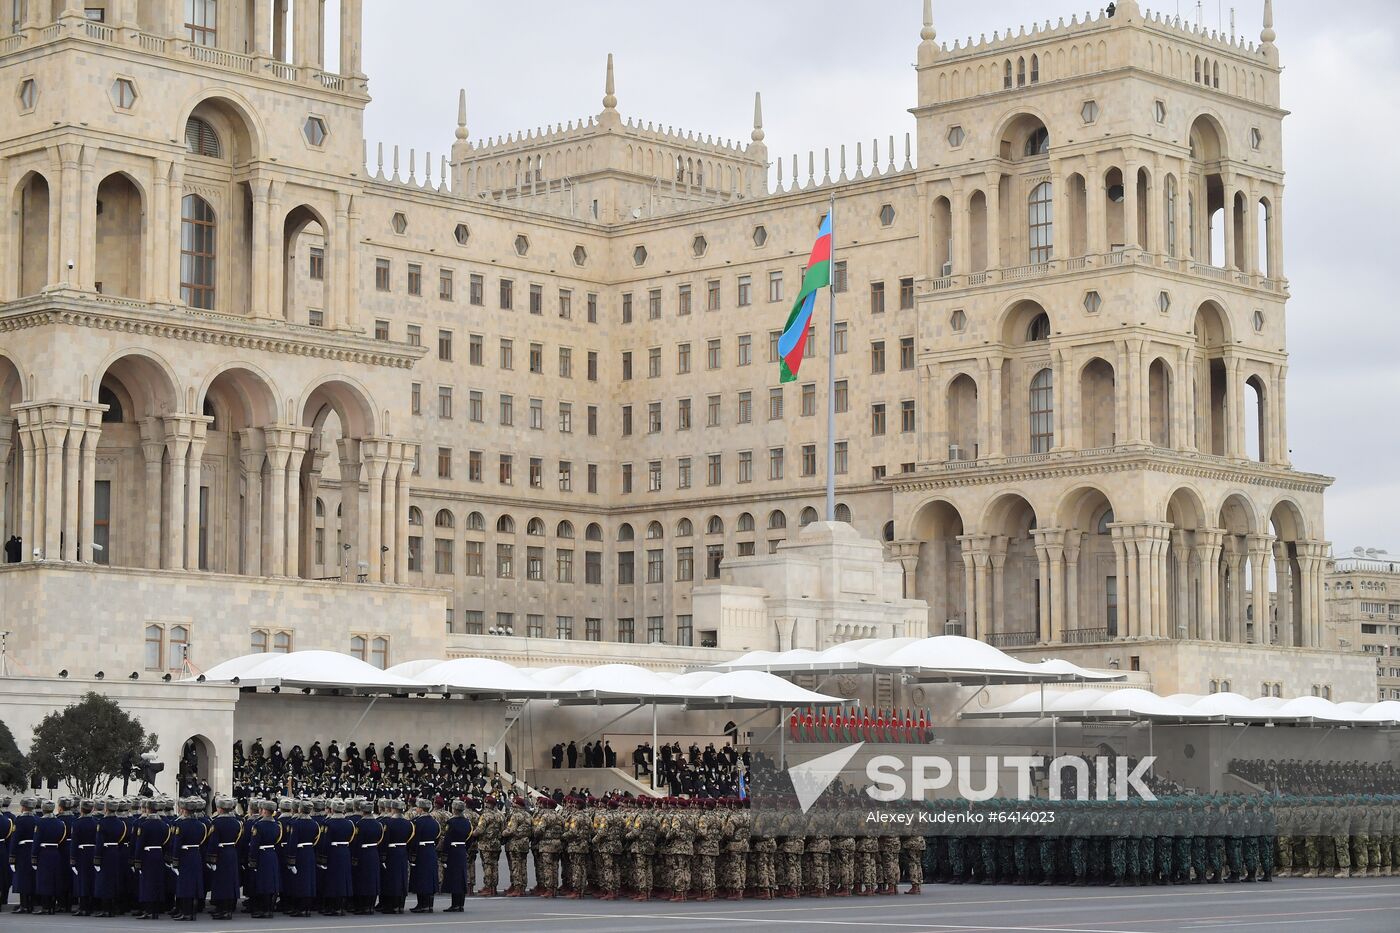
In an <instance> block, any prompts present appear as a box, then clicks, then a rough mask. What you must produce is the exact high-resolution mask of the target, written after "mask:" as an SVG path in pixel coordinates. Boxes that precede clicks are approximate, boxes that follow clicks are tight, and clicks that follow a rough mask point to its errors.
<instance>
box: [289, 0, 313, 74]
mask: <svg viewBox="0 0 1400 933" xmlns="http://www.w3.org/2000/svg"><path fill="white" fill-rule="evenodd" d="M292 3H293V9H294V10H295V11H296V13H295V17H294V19H295V22H294V23H293V24H292V26H293V28H292V62H293V64H296V65H299V66H301V67H308V66H312V65H315V63H316V49H315V43H316V24H315V22H314V19H315V14H314V13H313V11H312V6H313V4H312V2H311V0H292Z"/></svg>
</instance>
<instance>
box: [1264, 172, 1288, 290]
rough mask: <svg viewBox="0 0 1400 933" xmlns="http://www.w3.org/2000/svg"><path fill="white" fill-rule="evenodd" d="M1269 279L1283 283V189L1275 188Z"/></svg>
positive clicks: (1270, 207)
mask: <svg viewBox="0 0 1400 933" xmlns="http://www.w3.org/2000/svg"><path fill="white" fill-rule="evenodd" d="M1268 233H1269V256H1270V258H1271V259H1272V260H1273V261H1272V262H1271V263H1270V264H1269V269H1268V275H1269V278H1271V279H1273V280H1274V281H1275V282H1282V281H1283V278H1284V276H1283V187H1282V186H1276V187H1275V188H1274V197H1273V201H1272V202H1271V203H1270V205H1269V231H1268Z"/></svg>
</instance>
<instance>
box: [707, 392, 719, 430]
mask: <svg viewBox="0 0 1400 933" xmlns="http://www.w3.org/2000/svg"><path fill="white" fill-rule="evenodd" d="M705 427H707V428H716V427H719V396H718V395H711V396H709V397H708V398H706V399H705Z"/></svg>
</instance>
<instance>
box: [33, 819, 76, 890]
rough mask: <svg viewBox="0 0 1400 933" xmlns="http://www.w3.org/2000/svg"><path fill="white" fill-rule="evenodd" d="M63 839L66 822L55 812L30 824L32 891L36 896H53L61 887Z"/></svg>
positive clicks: (65, 861) (64, 867) (65, 862)
mask: <svg viewBox="0 0 1400 933" xmlns="http://www.w3.org/2000/svg"><path fill="white" fill-rule="evenodd" d="M67 842H68V824H67V823H65V822H64V821H63V820H60V819H59V818H58V817H56V816H45V817H41V818H40V819H39V822H38V824H37V825H36V826H35V827H34V849H35V853H34V893H35V894H37V895H39V896H40V897H57V896H58V895H60V894H62V893H63V892H64V890H65V889H64V883H65V881H66V879H65V878H64V874H65V873H66V872H67V871H68V852H67V848H66V843H67Z"/></svg>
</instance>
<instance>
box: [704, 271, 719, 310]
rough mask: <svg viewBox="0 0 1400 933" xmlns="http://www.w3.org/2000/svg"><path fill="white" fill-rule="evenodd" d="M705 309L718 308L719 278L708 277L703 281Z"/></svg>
mask: <svg viewBox="0 0 1400 933" xmlns="http://www.w3.org/2000/svg"><path fill="white" fill-rule="evenodd" d="M705 310H706V311H718V310H719V279H710V280H708V281H707V282H705Z"/></svg>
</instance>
